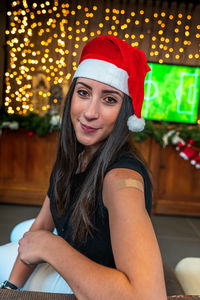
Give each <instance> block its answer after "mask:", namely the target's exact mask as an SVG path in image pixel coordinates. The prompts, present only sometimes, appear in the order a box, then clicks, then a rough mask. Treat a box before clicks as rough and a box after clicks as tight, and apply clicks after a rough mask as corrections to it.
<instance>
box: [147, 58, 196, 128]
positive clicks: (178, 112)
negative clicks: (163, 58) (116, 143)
mask: <svg viewBox="0 0 200 300" xmlns="http://www.w3.org/2000/svg"><path fill="white" fill-rule="evenodd" d="M149 66H150V68H151V71H150V72H148V74H147V76H146V79H145V91H144V104H143V107H142V116H143V117H144V118H145V119H151V120H156V121H169V122H180V123H182V122H183V123H196V122H197V118H198V107H199V98H200V67H190V66H181V65H167V64H158V63H149Z"/></svg>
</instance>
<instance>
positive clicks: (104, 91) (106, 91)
mask: <svg viewBox="0 0 200 300" xmlns="http://www.w3.org/2000/svg"><path fill="white" fill-rule="evenodd" d="M76 84H82V85H84V86H85V87H86V88H88V89H89V90H91V91H92V88H91V86H89V85H87V84H86V83H84V82H82V81H78V82H77V83H76ZM102 92H103V93H113V94H117V95H119V96H121V94H120V93H119V92H117V91H114V90H103V91H102Z"/></svg>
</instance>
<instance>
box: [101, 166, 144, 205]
mask: <svg viewBox="0 0 200 300" xmlns="http://www.w3.org/2000/svg"><path fill="white" fill-rule="evenodd" d="M125 196H126V199H128V198H132V197H133V196H135V197H136V196H137V197H138V196H140V197H142V198H144V181H143V177H142V175H141V174H139V173H138V172H137V171H134V170H131V169H127V168H116V169H112V170H111V171H109V172H108V173H107V174H106V176H105V178H104V182H103V202H104V205H105V206H106V207H107V206H109V204H110V203H112V202H114V201H115V199H118V198H121V199H122V198H124V197H125Z"/></svg>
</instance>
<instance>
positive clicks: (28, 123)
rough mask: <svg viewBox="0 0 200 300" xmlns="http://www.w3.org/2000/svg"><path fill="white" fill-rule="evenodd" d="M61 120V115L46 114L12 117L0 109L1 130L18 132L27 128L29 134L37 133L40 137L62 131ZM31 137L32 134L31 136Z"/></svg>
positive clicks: (15, 115)
mask: <svg viewBox="0 0 200 300" xmlns="http://www.w3.org/2000/svg"><path fill="white" fill-rule="evenodd" d="M60 123H61V118H60V116H59V115H50V114H48V113H47V114H45V115H44V116H40V115H39V114H36V113H29V114H28V115H25V116H22V115H18V114H13V115H10V114H8V113H6V112H5V111H4V109H3V108H1V109H0V129H1V130H2V129H3V128H9V129H11V130H17V129H19V128H25V129H26V130H27V131H28V132H29V133H30V132H32V133H35V134H37V135H39V136H45V135H46V134H47V133H49V132H52V131H55V130H59V129H60ZM29 135H30V134H29Z"/></svg>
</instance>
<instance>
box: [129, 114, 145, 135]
mask: <svg viewBox="0 0 200 300" xmlns="http://www.w3.org/2000/svg"><path fill="white" fill-rule="evenodd" d="M127 126H128V129H129V130H130V131H132V132H139V131H142V130H143V129H144V127H145V120H144V119H143V118H138V117H136V115H132V116H130V117H129V118H128V121H127Z"/></svg>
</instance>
